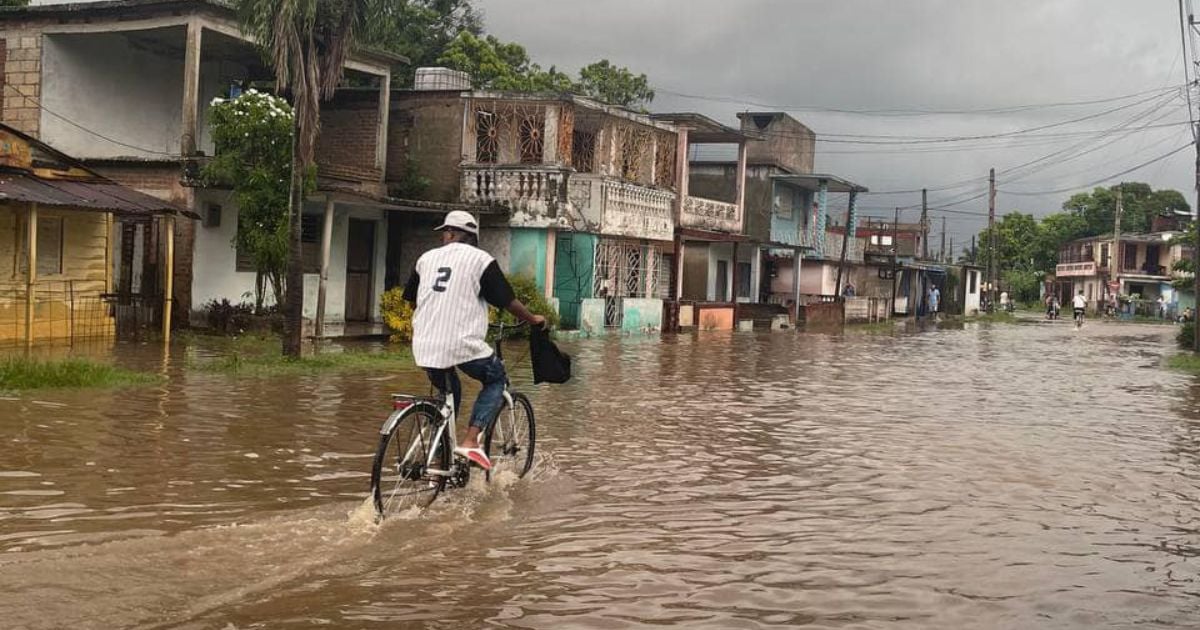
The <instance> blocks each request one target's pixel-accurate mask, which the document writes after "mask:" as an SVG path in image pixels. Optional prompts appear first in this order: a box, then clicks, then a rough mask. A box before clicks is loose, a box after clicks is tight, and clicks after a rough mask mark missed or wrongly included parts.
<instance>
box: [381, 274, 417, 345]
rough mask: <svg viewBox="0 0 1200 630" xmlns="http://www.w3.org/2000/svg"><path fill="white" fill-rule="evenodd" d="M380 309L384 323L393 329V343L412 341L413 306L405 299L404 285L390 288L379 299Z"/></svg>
mask: <svg viewBox="0 0 1200 630" xmlns="http://www.w3.org/2000/svg"><path fill="white" fill-rule="evenodd" d="M379 311H380V313H381V314H382V315H383V323H385V324H387V326H388V328H390V329H392V336H391V342H392V343H409V342H411V341H412V335H413V329H412V317H413V308H412V305H411V304H409V303H408V300H406V299H404V287H395V288H393V289H388V290H387V292H385V293H384V294H383V297H381V298H380V300H379Z"/></svg>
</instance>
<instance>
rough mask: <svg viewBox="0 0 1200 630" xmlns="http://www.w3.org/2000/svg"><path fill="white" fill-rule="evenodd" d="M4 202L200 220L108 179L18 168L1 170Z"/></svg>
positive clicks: (0, 199)
mask: <svg viewBox="0 0 1200 630" xmlns="http://www.w3.org/2000/svg"><path fill="white" fill-rule="evenodd" d="M4 201H15V202H22V203H36V204H39V205H43V206H59V207H69V208H73V209H77V210H92V211H96V212H113V213H116V214H124V215H141V216H149V215H155V214H184V215H186V216H189V217H192V218H199V215H196V214H195V213H193V212H190V211H187V210H183V209H181V208H179V207H177V206H175V205H174V204H172V203H170V202H167V201H163V200H161V199H158V198H156V197H152V196H150V195H147V194H145V193H140V192H138V191H136V190H133V189H132V188H126V187H125V186H121V185H120V184H117V183H115V182H112V181H109V180H106V179H101V178H96V179H82V180H81V179H43V178H39V177H36V176H34V175H33V174H32V173H30V172H28V171H24V170H17V169H3V170H0V202H4Z"/></svg>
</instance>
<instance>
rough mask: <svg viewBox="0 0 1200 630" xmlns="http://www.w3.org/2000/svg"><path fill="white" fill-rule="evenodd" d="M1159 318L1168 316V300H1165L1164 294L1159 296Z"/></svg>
mask: <svg viewBox="0 0 1200 630" xmlns="http://www.w3.org/2000/svg"><path fill="white" fill-rule="evenodd" d="M1158 318H1159V319H1166V318H1167V301H1166V300H1164V299H1163V296H1161V295H1160V296H1158Z"/></svg>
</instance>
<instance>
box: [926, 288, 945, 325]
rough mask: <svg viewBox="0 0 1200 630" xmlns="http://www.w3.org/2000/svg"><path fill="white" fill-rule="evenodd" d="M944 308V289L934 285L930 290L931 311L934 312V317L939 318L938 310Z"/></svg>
mask: <svg viewBox="0 0 1200 630" xmlns="http://www.w3.org/2000/svg"><path fill="white" fill-rule="evenodd" d="M941 309H942V291H941V289H939V288H937V285H934V287H933V288H932V289H930V290H929V312H930V313H933V318H934V319H937V316H938V312H939V311H941Z"/></svg>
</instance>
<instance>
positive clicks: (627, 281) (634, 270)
mask: <svg viewBox="0 0 1200 630" xmlns="http://www.w3.org/2000/svg"><path fill="white" fill-rule="evenodd" d="M594 269H595V275H594V283H595V284H594V286H593V291H594V293H593V295H595V296H596V297H630V298H658V297H662V294H663V291H664V290H666V287H665V286H664V285H665V284H666V283H664V282H663V278H664V277H666V276H664V272H666V273H669V269H668V268H667V266H666V265H664V264H663V254H662V250H661V249H660V248H659V246H657V245H643V244H641V243H637V242H633V241H617V240H602V241H600V242H599V243H597V244H596V263H595V267H594Z"/></svg>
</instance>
